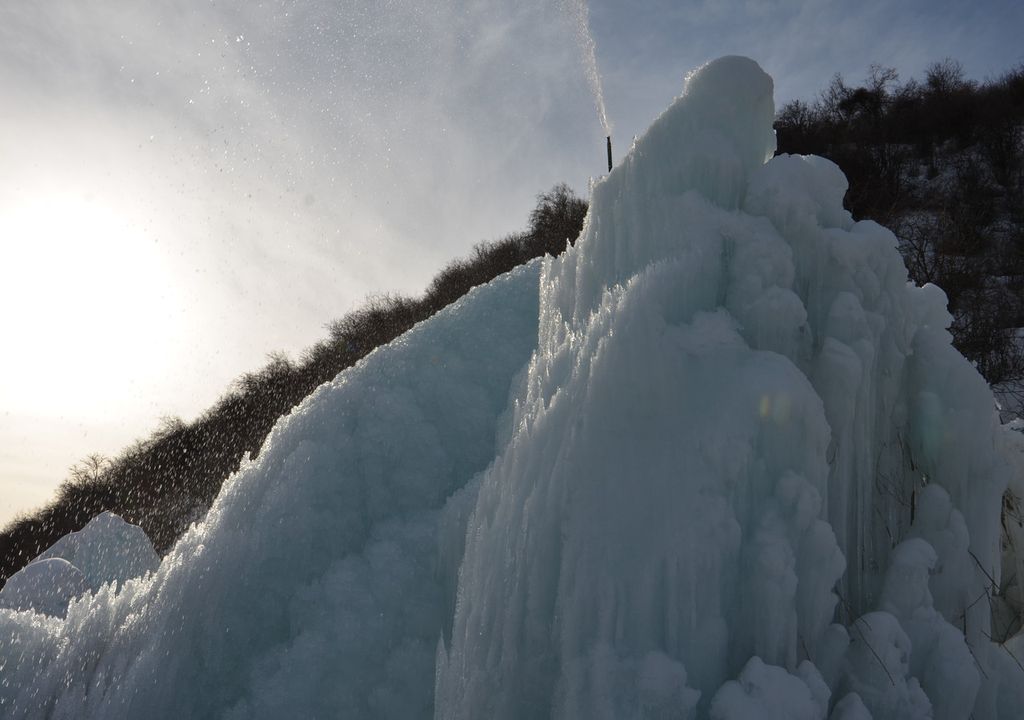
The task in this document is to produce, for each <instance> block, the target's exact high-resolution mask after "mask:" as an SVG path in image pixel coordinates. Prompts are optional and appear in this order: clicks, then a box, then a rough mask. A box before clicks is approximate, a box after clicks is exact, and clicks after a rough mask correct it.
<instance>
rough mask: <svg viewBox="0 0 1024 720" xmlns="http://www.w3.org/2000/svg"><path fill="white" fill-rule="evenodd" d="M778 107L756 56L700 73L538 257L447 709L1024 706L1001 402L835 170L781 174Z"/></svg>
mask: <svg viewBox="0 0 1024 720" xmlns="http://www.w3.org/2000/svg"><path fill="white" fill-rule="evenodd" d="M772 119H773V101H772V82H771V79H770V78H769V77H768V76H767V75H766V74H765V73H764V72H763V71H762V70H761V69H760V68H759V67H758V66H757V65H756V64H755V63H754V62H753V61H751V60H747V59H744V58H735V57H732V58H723V59H721V60H717V61H715V62H713V63H710V64H709V65H707V66H705V67H703V68H701V69H700V70H698V71H697V72H695V73H694V74H693V75H692V76H690V77H689V78H688V80H687V85H686V90H685V92H684V94H683V95H682V96H681V97H680V98H679V99H678V100H677V101H676V102H675V103H674V104H673V106H672V107H671V108H669V109H668V110H667V111H666V112H665V113H664V114H663V115H662V116H661V117H660V118H658V119H657V120H656V121H655V123H654V125H653V126H652V127H651V129H650V130H649V131H648V133H647V134H646V135H645V136H644V137H643V138H641V139H640V140H639V141H638V142H637V143H636V144H635V146H634V147H633V149H632V150H631V152H630V154H629V155H628V157H627V158H626V159H625V160H624V161H623V163H622V164H621V165H620V166H619V167H618V168H616V169H615V170H614V171H613V172H612V173H611V174H610V175H609V176H608V177H607V178H606V179H604V180H603V181H601V182H599V183H598V184H597V185H596V187H595V188H594V193H593V200H592V204H591V208H590V215H589V218H588V221H587V225H586V229H585V232H584V236H583V238H581V240H580V241H579V242H578V243H577V245H576V247H575V248H574V249H572V250H570V251H569V252H567V253H566V254H565V255H563V256H562V257H561V258H559V259H557V260H554V261H552V262H549V263H547V264H546V265H545V267H544V272H543V274H542V277H541V321H540V335H539V345H538V350H537V352H536V354H535V355H534V357H533V359H532V361H531V364H530V371H529V378H528V383H527V388H526V390H525V392H524V394H523V396H522V397H521V399H520V401H519V402H518V403H517V405H516V414H515V418H514V429H515V432H514V435H513V437H512V439H511V441H510V442H509V443H508V445H507V446H506V447H505V448H504V450H503V451H502V452H501V453H500V454H499V456H498V458H497V459H496V461H495V463H494V465H493V466H492V467H491V468H490V469H489V470H488V472H487V474H486V475H485V476H484V478H483V479H482V481H481V484H480V489H479V494H478V500H477V503H476V507H475V509H474V510H473V512H472V515H471V516H470V519H469V530H468V533H467V536H466V537H467V546H466V548H465V552H464V557H463V559H462V567H461V572H460V576H459V586H458V607H457V610H456V614H455V618H454V623H453V627H452V631H451V634H450V636H448V637H446V638H445V642H444V647H443V649H442V650H441V651H440V652H439V659H438V664H439V675H438V685H437V688H438V690H437V712H436V715H435V716H436V717H438V718H446V719H447V718H467V719H469V718H480V717H488V718H526V717H558V718H595V717H600V718H642V717H643V718H648V717H691V716H699V717H707V716H710V717H713V718H722V719H725V718H755V717H756V718H762V717H807V718H824V717H826V716H827V715H828V712H829V709H830V708H834V711H835V713H836V715H834V717H851V718H852V717H864V716H866V715H865V713H870V714H871V716H872V717H874V718H875V720H883V719H886V718H891V719H892V720H896V719H897V718H900V719H903V718H912V717H922V718H923V717H936V718H938V717H943V718H945V717H967V715H966V714H965V713H969V712H970V711H973V713H974V714H973V717H975V718H981V717H985V718H994V717H1011V716H1015V715H1014V713H1018V712H1019V708H1020V707H1021V705H1020V704H1019V702H1020V699H1021V695H1020V687H1021V680H1022V679H1024V675H1021V674H1020V671H1019V670H1018V669H1016V668H1010V667H1008V658H1007V656H1006V655H1004V654H1003V653H1002V651H1001V650H1000V649H997V648H996V647H995V646H993V645H992V644H991V643H989V641H988V640H987V637H986V636H987V633H988V630H989V627H988V623H989V612H990V611H989V607H988V603H986V602H984V598H985V597H986V593H988V592H990V591H991V587H990V580H989V579H988V578H989V576H993V577H998V572H999V546H998V528H999V512H1000V499H1001V494H1002V491H1003V489H1004V487H1005V486H1006V482H1007V477H1006V474H1007V469H1006V466H1005V464H1004V463H1003V462H1002V461H1001V460H1000V459H999V457H998V456H997V454H996V453H995V452H994V450H993V444H994V438H995V433H996V431H997V428H996V426H995V417H994V414H993V411H992V408H993V403H992V398H991V395H990V393H989V392H988V390H987V388H986V386H985V384H984V382H983V381H982V380H981V378H980V377H979V376H978V374H977V373H976V372H975V371H974V370H973V368H971V367H970V365H969V364H968V363H967V362H966V361H965V360H964V359H963V358H962V357H960V356H959V355H958V354H957V353H956V352H955V351H954V350H953V349H952V348H951V346H950V338H949V335H948V334H947V332H946V330H945V328H946V327H947V325H948V322H949V317H948V315H947V313H946V311H945V298H944V296H943V294H942V293H941V291H939V290H938V289H937V288H935V287H926V288H916V287H913V286H911V285H908V283H907V273H906V270H905V269H904V266H903V263H902V260H901V258H900V256H899V254H898V252H897V250H896V240H895V238H894V236H893V235H892V234H891V233H890V232H889V231H888V230H886V229H884V228H882V227H880V226H878V225H877V224H875V223H873V222H857V223H855V222H854V221H853V220H852V218H851V217H850V215H849V214H848V213H847V212H846V211H845V210H844V209H843V205H842V199H843V195H844V193H845V190H846V180H845V178H844V177H843V175H842V173H841V172H840V171H839V170H838V168H837V167H836V166H835V165H834V164H832V163H831V162H829V161H826V160H822V159H820V158H814V157H789V156H781V157H777V158H774V159H772V160H770V161H768V162H767V163H766V162H765V161H766V160H767V159H768V158H770V157H771V156H772V153H773V151H774V149H775V144H774V135H773V132H772V127H771V123H772ZM908 543H912V544H911V545H908ZM908 573H909V574H911V575H912V576H913V578H914V580H913V582H911V581H909V580H907V579H906V577H904V576H905V575H907V574H908ZM901 583H902V584H901ZM908 587H911V588H912V590H913V591H911V590H908ZM929 588H930V591H929ZM979 598H980V599H981V601H979ZM834 619H838V620H839V621H840V622H841V623H842V624H833V620H834ZM844 625H845V626H847V627H844ZM964 630H966V639H965V636H964ZM733 678H737V679H736V680H734V679H733ZM772 698H788V701H787V702H789V703H790V704H789V705H786V704H780V703H781V702H782V701H781V700H773V699H772ZM1014 703H1017V704H1016V705H1015V704H1014ZM1011 709H1012V712H1011Z"/></svg>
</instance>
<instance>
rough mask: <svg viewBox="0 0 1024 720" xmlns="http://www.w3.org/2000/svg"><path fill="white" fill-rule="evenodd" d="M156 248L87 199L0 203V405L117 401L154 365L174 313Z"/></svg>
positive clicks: (74, 410)
mask: <svg viewBox="0 0 1024 720" xmlns="http://www.w3.org/2000/svg"><path fill="white" fill-rule="evenodd" d="M158 248H159V246H158V244H157V243H156V242H155V241H154V240H153V239H152V238H151V237H146V233H145V231H144V228H142V227H141V226H140V225H139V224H137V223H133V222H132V221H131V220H130V219H129V218H128V217H126V216H125V215H122V214H119V213H117V212H115V211H114V210H113V209H112V208H110V207H105V206H104V205H103V204H102V203H100V202H98V201H95V200H92V201H90V200H87V199H85V198H81V197H75V196H66V195H56V194H54V195H48V196H45V197H41V198H39V199H37V200H36V201H34V202H31V203H27V204H23V205H21V206H19V207H14V208H11V207H7V208H0V308H2V309H3V310H2V312H3V318H4V319H3V337H4V342H3V345H4V352H3V353H0V405H2V407H3V409H4V410H5V411H11V410H24V411H28V412H31V413H33V414H36V415H47V414H59V415H62V416H73V415H77V414H79V413H91V414H95V413H103V412H114V411H120V410H122V409H124V408H126V406H127V404H128V403H131V402H132V395H133V394H137V393H138V391H139V390H140V388H139V387H138V384H139V383H143V384H145V383H147V382H148V380H149V379H150V378H153V377H158V376H159V375H160V374H161V373H162V371H163V370H164V369H165V368H166V366H167V362H168V359H169V355H170V351H171V350H172V345H173V338H174V336H175V335H176V334H177V333H176V332H172V331H171V327H170V326H172V325H174V324H176V323H177V322H178V321H179V319H180V314H179V313H178V311H177V309H176V308H177V307H178V305H179V303H178V299H177V298H176V293H175V288H174V285H173V282H172V278H171V276H170V273H169V272H168V271H167V269H166V264H165V263H163V262H162V259H161V255H160V252H159V251H158ZM133 385H135V386H136V387H134V388H133V387H132V386H133Z"/></svg>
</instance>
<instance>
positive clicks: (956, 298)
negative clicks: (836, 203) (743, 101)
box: [775, 59, 1024, 399]
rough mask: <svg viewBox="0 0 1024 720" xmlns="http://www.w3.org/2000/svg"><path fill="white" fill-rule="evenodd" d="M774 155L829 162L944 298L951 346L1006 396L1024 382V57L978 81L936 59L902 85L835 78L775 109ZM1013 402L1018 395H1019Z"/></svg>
mask: <svg viewBox="0 0 1024 720" xmlns="http://www.w3.org/2000/svg"><path fill="white" fill-rule="evenodd" d="M775 129H776V133H777V136H778V143H779V152H787V153H801V154H815V155H821V156H824V157H827V158H830V159H831V160H833V161H834V162H835V163H836V164H838V165H839V167H841V168H842V169H843V172H844V173H846V176H847V178H849V181H850V189H849V191H848V193H847V197H846V203H847V207H848V209H849V210H850V211H851V212H852V213H853V215H854V217H856V218H858V219H860V218H865V217H870V218H872V219H874V220H877V221H878V222H880V223H882V224H884V225H887V226H889V227H890V228H892V230H893V231H894V232H895V234H896V236H897V237H898V238H899V242H900V249H901V251H902V253H903V255H904V258H905V259H906V262H907V268H908V270H909V271H910V275H911V277H912V278H913V279H914V280H915V281H916V282H918V283H925V282H931V283H934V284H936V285H938V286H939V287H941V288H942V289H943V290H944V291H945V292H946V295H947V297H948V298H949V309H950V312H951V314H952V315H953V326H952V328H951V330H952V334H953V343H954V345H956V347H957V349H959V350H960V351H961V352H962V353H963V354H964V355H965V356H966V357H967V358H969V359H970V360H971V361H972V362H974V363H975V364H976V366H977V367H978V369H979V371H980V372H981V374H982V375H984V377H985V378H986V379H987V380H988V381H989V383H991V384H992V385H994V386H997V388H1000V389H1001V390H1002V391H1004V392H1007V393H1010V394H1012V393H1014V392H1019V391H1018V390H1016V389H1017V388H1020V387H1021V386H1022V385H1024V354H1022V351H1021V343H1020V341H1019V339H1018V338H1017V331H1016V328H1018V327H1021V326H1024V200H1022V198H1024V65H1021V66H1018V67H1017V68H1015V69H1014V70H1011V71H1010V72H1008V73H1006V74H1005V75H1003V76H1002V77H1000V78H998V79H995V80H990V81H986V82H982V83H978V82H974V81H971V80H968V79H966V78H965V77H964V72H963V68H962V66H961V65H960V64H959V63H958V62H956V61H955V60H951V59H946V60H943V61H941V62H937V63H934V64H933V65H931V66H930V67H929V68H928V69H927V71H926V73H925V78H924V80H923V81H917V80H913V79H912V80H909V81H907V82H906V83H903V84H900V82H899V77H898V75H897V73H896V71H895V70H893V69H892V68H883V67H879V66H877V65H876V66H872V68H871V71H870V74H869V76H868V77H867V78H866V80H865V82H864V83H863V84H862V85H858V86H854V85H848V84H847V83H846V82H845V81H844V80H843V78H842V77H840V76H839V75H836V76H835V77H834V78H833V79H832V82H831V83H830V85H829V86H828V88H827V89H826V90H825V91H824V92H822V93H821V96H820V97H819V98H818V100H816V101H815V102H813V103H805V102H801V101H794V102H790V103H788V104H786V105H784V106H783V107H782V108H781V109H780V110H779V113H778V115H777V117H776V123H775ZM1018 399H1019V398H1018Z"/></svg>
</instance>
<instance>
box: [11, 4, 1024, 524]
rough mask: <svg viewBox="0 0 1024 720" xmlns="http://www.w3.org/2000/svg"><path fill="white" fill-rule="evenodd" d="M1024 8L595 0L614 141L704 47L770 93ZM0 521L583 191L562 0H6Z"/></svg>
mask: <svg viewBox="0 0 1024 720" xmlns="http://www.w3.org/2000/svg"><path fill="white" fill-rule="evenodd" d="M1022 8H1024V3H1019V2H1009V1H1007V2H994V1H990V0H980V1H977V2H972V3H965V2H941V1H940V2H935V1H932V2H921V1H918V0H909V1H904V2H899V3H895V2H878V1H876V0H868V1H866V2H862V3H859V4H856V3H849V2H789V1H787V0H778V1H774V2H755V1H753V0H746V1H743V0H727V1H722V2H714V1H712V0H706V1H704V2H668V1H667V0H649V1H646V2H641V3H632V2H630V3H625V2H612V1H611V0H604V1H600V0H594V2H593V3H592V4H591V6H590V21H591V27H592V30H593V35H594V39H595V42H596V52H597V60H598V63H599V65H600V69H601V71H602V74H603V76H604V82H605V95H606V99H607V107H608V114H609V117H610V120H611V122H612V124H613V135H614V138H613V140H614V142H615V144H616V152H617V153H621V152H623V151H624V150H625V149H626V148H627V147H628V145H629V141H630V139H631V138H632V136H633V135H636V134H640V133H641V132H642V131H643V129H644V128H645V127H646V126H647V125H648V124H649V123H650V121H651V120H652V119H653V118H654V117H655V116H656V115H657V114H658V113H659V112H661V111H662V110H663V109H664V108H665V107H667V105H668V103H669V102H670V101H671V100H672V98H673V97H674V96H675V95H677V94H678V93H679V91H680V90H681V88H682V79H683V76H684V75H685V74H686V72H688V71H689V70H691V69H692V68H693V67H695V66H697V65H699V64H701V63H703V62H705V61H707V60H709V59H711V58H714V57H716V56H719V55H723V54H733V53H739V54H745V55H749V56H751V57H753V58H754V59H756V60H758V61H759V62H760V63H761V64H762V66H763V67H764V68H765V69H766V70H767V71H768V72H769V73H770V74H772V75H773V76H774V78H775V80H776V99H777V103H779V104H781V103H782V102H784V101H785V100H788V99H792V98H804V99H811V98H813V97H814V96H815V95H816V93H817V92H818V91H819V90H821V89H822V88H823V87H824V86H825V85H826V84H827V83H828V81H829V79H830V78H831V77H832V75H833V74H834V73H836V72H840V73H842V74H843V75H844V76H845V77H846V78H847V79H849V80H851V81H859V80H860V79H862V78H863V77H864V76H865V75H866V74H867V72H868V67H869V66H870V64H871V63H880V64H882V65H886V66H893V67H895V68H897V69H898V70H899V71H900V72H901V73H902V75H903V76H904V77H909V76H915V75H916V76H920V75H921V73H922V71H923V69H924V68H925V67H926V66H927V65H928V64H929V63H931V62H934V61H936V60H941V59H942V58H943V57H945V56H952V57H955V58H957V59H959V60H960V61H961V62H962V63H963V65H964V68H965V70H966V72H967V74H968V75H969V76H970V77H973V78H979V79H982V78H985V77H991V76H996V75H998V74H999V73H1001V72H1003V71H1005V70H1007V69H1009V68H1010V67H1011V66H1014V65H1016V64H1018V63H1021V62H1022V61H1024V51H1022V50H1021V49H1020V48H1021V43H1020V40H1019V31H1020V28H1022V27H1024V9H1022ZM0 162H2V168H3V172H2V173H0V322H2V327H3V335H2V338H3V340H2V342H3V351H4V352H3V353H0V523H2V522H4V521H5V520H6V519H8V518H9V517H11V516H12V515H13V514H14V513H15V512H18V511H21V510H25V509H28V508H31V507H32V506H35V505H38V504H41V503H42V502H44V501H45V500H46V499H47V498H48V497H49V496H50V494H51V493H52V489H53V487H54V486H55V485H56V484H57V483H58V482H59V481H60V480H61V479H62V478H63V477H65V475H66V470H67V468H68V466H70V465H71V464H72V463H74V462H75V461H76V460H78V459H80V458H81V457H83V456H84V455H86V454H88V453H90V452H103V453H106V454H110V455H114V454H116V453H117V452H118V451H119V450H120V449H121V448H122V447H124V446H125V445H126V444H128V443H129V442H130V441H131V440H133V439H135V438H140V437H145V436H146V435H148V434H149V433H150V432H151V431H152V429H154V428H155V427H156V425H157V423H158V420H159V418H160V417H161V416H165V415H180V416H182V417H184V418H185V419H190V418H192V417H194V416H195V415H196V414H197V413H198V412H200V411H201V410H202V409H204V408H205V407H208V406H209V405H210V404H211V403H212V402H213V401H215V400H216V398H217V397H218V396H219V395H220V394H221V393H222V392H223V391H224V389H225V388H226V387H227V385H228V384H229V383H230V382H231V380H232V379H233V378H235V377H237V376H238V375H240V374H241V373H242V372H244V371H246V370H250V369H255V368H257V367H258V366H260V365H261V364H262V363H263V362H264V359H265V356H266V354H267V353H269V352H272V351H285V352H287V353H289V354H290V355H292V356H293V357H295V356H297V355H298V354H299V353H300V352H301V350H302V348H304V347H306V346H308V345H310V344H311V343H313V342H315V341H316V340H317V339H319V338H320V337H321V336H322V335H323V325H324V324H325V323H327V322H329V321H330V320H331V319H333V318H336V317H339V316H341V315H342V314H344V313H345V312H346V311H347V310H350V309H352V308H354V307H356V306H358V305H359V303H360V302H361V301H362V299H363V298H364V297H365V296H366V295H367V294H368V293H371V292H382V291H399V292H405V293H410V294H412V293H418V292H419V291H421V290H422V289H423V287H424V286H425V285H426V283H427V282H428V281H429V279H430V277H431V276H432V275H433V274H434V273H435V272H436V271H437V270H438V269H439V268H440V267H442V266H443V265H444V264H445V263H446V262H447V261H448V260H450V259H451V258H453V257H454V256H457V255H463V254H465V253H467V252H468V251H469V250H470V249H471V247H472V246H473V244H475V243H476V242H479V241H480V240H487V239H495V238H497V237H500V236H502V235H504V234H506V233H508V232H510V231H513V230H518V229H521V228H522V227H523V225H524V223H525V220H526V217H527V215H528V213H529V210H530V209H531V207H532V206H533V203H534V196H535V195H536V194H537V193H538V192H541V191H543V190H546V189H548V188H549V187H551V186H552V185H553V184H554V183H556V182H558V181H562V180H565V181H568V182H569V183H570V184H571V185H573V186H574V187H575V188H576V189H577V190H578V191H579V192H580V193H581V194H585V193H586V189H587V181H588V178H589V177H590V176H593V175H597V174H599V173H600V172H601V171H602V170H603V164H604V141H603V131H602V129H601V127H600V124H599V123H598V120H597V117H596V114H595V112H594V105H593V101H592V98H591V94H590V90H589V88H588V86H587V82H586V78H585V74H584V72H583V69H582V68H581V65H580V62H579V53H578V51H577V46H576V43H575V40H574V31H573V28H572V26H571V20H570V15H569V14H568V13H567V12H566V11H565V8H564V7H563V6H562V5H560V3H559V0H519V1H517V2H510V1H506V2H496V1H494V0H463V1H461V2H455V1H447V0H432V2H430V3H424V2H414V1H413V0H397V1H392V2H387V1H378V2H353V1H351V0H335V1H328V0H292V1H290V2H289V1H284V0H266V1H265V2H210V1H208V0H187V1H186V0H160V2H155V1H148V0H104V1H102V2H101V1H98V0H82V1H80V2H74V3H72V2H69V1H67V0H61V1H59V2H58V1H56V0H8V1H7V2H4V3H3V4H0Z"/></svg>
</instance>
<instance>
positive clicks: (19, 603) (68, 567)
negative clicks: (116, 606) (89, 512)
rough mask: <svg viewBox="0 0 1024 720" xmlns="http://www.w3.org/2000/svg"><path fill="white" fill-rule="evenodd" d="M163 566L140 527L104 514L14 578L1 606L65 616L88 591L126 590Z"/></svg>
mask: <svg viewBox="0 0 1024 720" xmlns="http://www.w3.org/2000/svg"><path fill="white" fill-rule="evenodd" d="M159 564H160V558H159V556H158V555H157V554H156V551H155V550H154V549H153V545H152V543H150V541H149V538H148V537H146V533H145V532H143V531H142V528H140V527H139V526H138V525H132V524H131V523H127V522H125V521H124V520H122V519H121V518H120V517H118V516H117V515H114V514H113V513H109V512H105V513H100V515H98V516H97V517H95V518H93V519H92V520H90V521H89V522H88V523H87V524H86V526H85V527H84V528H82V529H81V530H79V531H78V532H73V533H69V534H68V535H65V536H64V537H63V538H61V539H60V540H58V541H57V542H55V543H54V544H53V545H51V546H50V547H49V548H47V549H46V550H45V551H44V552H42V553H41V554H40V555H39V557H37V558H35V559H34V560H33V561H32V562H31V563H29V564H28V565H27V566H26V567H25V568H23V569H22V570H21V571H19V572H17V573H15V574H14V575H13V576H11V577H10V578H9V579H8V581H7V583H6V584H5V585H4V587H3V589H2V590H0V607H5V608H11V609H14V610H29V609H33V610H35V611H36V612H39V613H43V614H45V615H54V616H59V617H63V616H64V615H65V614H66V613H67V609H68V605H69V604H70V602H71V601H72V600H74V599H75V598H78V597H81V596H82V595H83V594H84V593H85V592H87V591H90V590H91V591H94V592H95V591H96V590H99V589H100V587H102V586H103V585H105V584H107V583H118V584H122V585H123V584H124V583H125V581H127V580H131V579H132V578H137V577H141V576H142V575H145V574H146V573H148V572H151V571H153V570H155V569H156V567H157V565H159Z"/></svg>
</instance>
